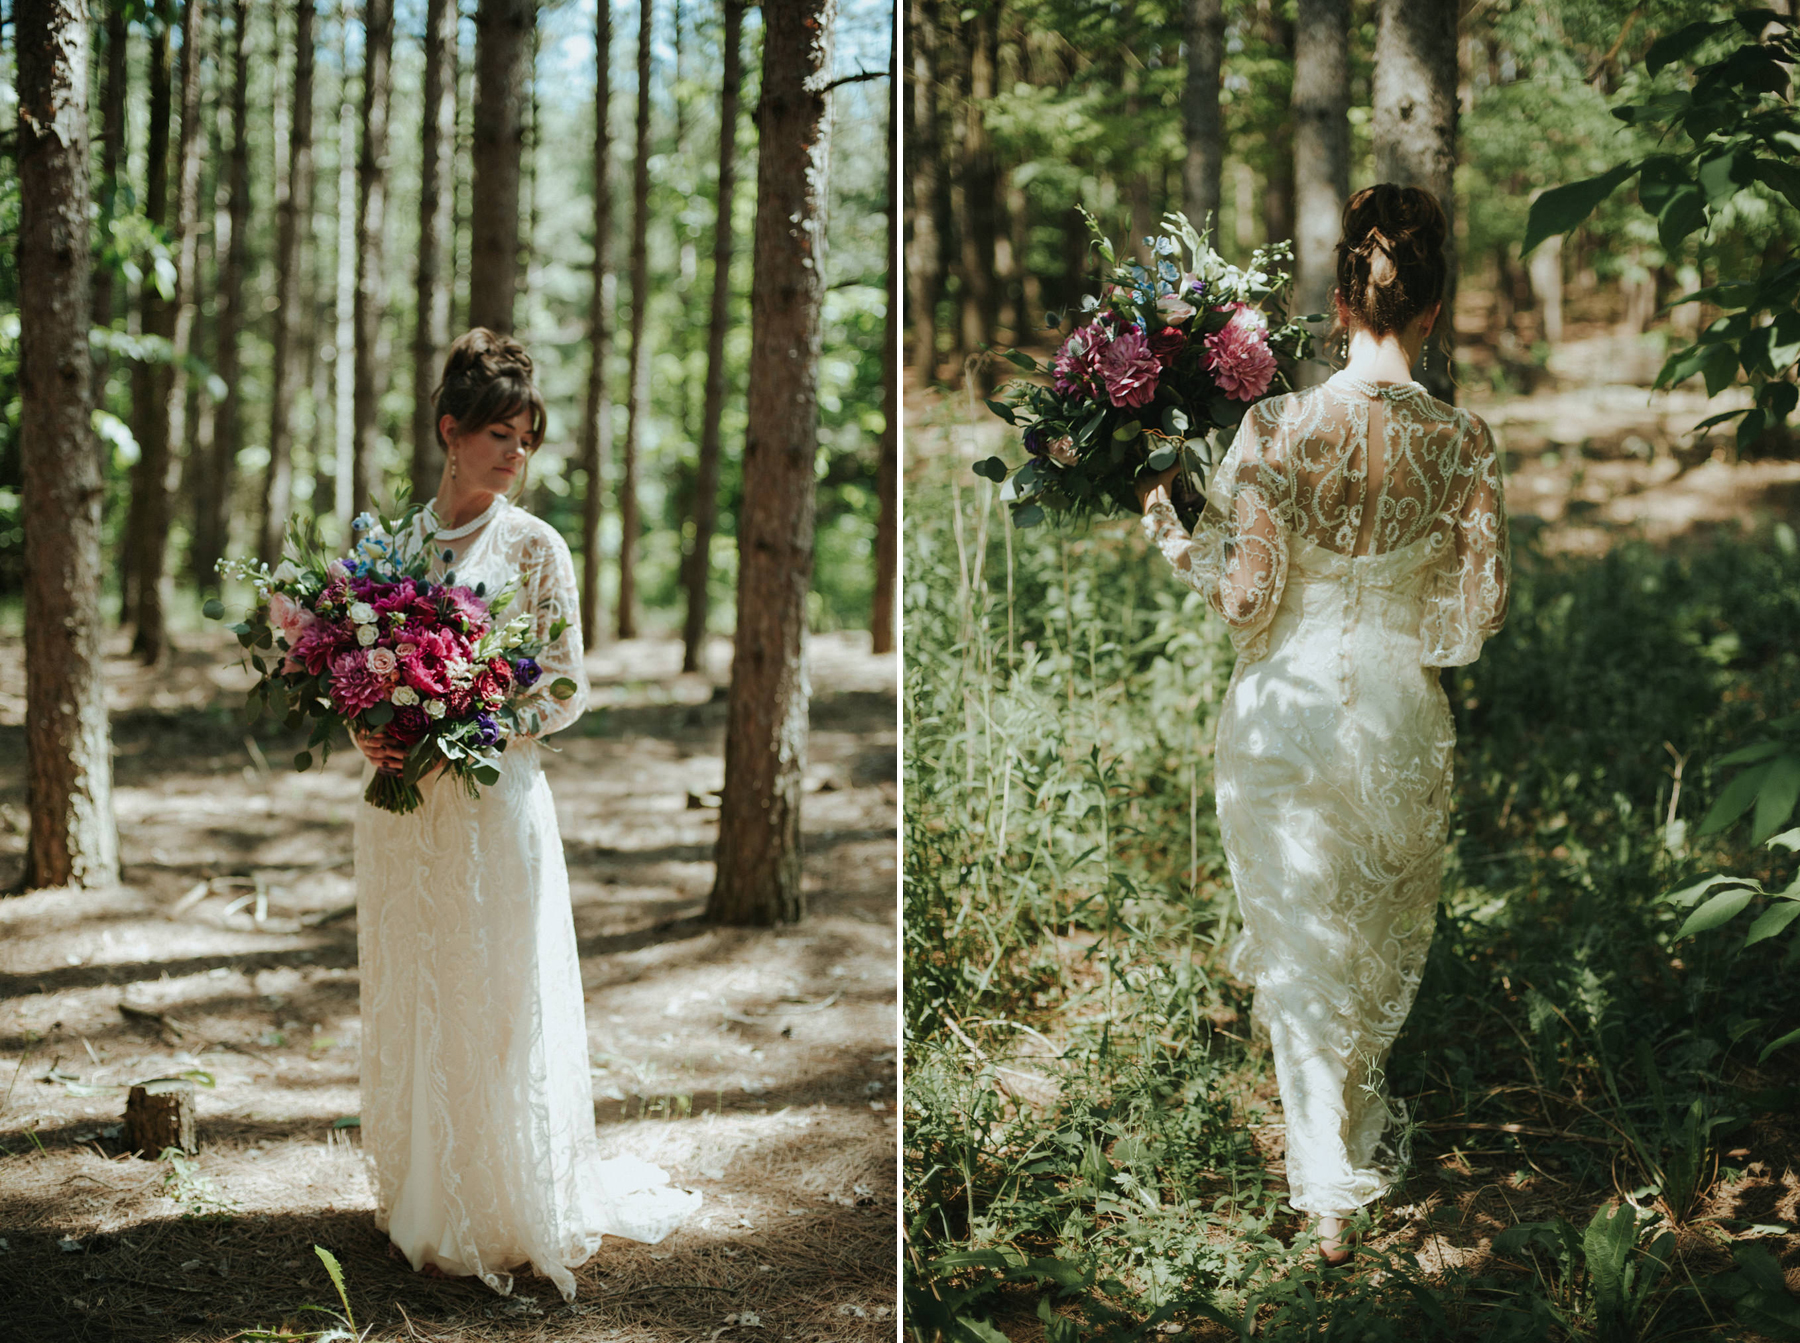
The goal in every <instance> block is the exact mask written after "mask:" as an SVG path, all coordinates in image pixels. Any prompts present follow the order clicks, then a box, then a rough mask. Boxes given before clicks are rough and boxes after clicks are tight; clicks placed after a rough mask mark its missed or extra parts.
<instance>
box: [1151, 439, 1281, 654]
mask: <svg viewBox="0 0 1800 1343" xmlns="http://www.w3.org/2000/svg"><path fill="white" fill-rule="evenodd" d="M1281 481H1282V475H1281V472H1280V470H1279V468H1278V467H1277V466H1276V465H1275V464H1274V463H1272V462H1271V461H1270V460H1269V453H1268V449H1267V446H1266V440H1265V439H1263V438H1262V436H1261V435H1260V433H1259V431H1258V426H1257V424H1256V414H1255V412H1252V413H1251V414H1249V415H1246V416H1245V417H1244V420H1243V423H1242V425H1241V426H1240V427H1239V429H1238V433H1237V437H1236V438H1235V439H1234V440H1233V441H1232V445H1231V450H1230V451H1229V452H1228V453H1226V455H1225V460H1224V461H1223V462H1221V463H1220V464H1219V469H1218V471H1217V472H1216V473H1215V474H1214V477H1213V482H1212V487H1211V488H1209V489H1208V490H1207V500H1206V511H1205V512H1204V513H1203V514H1202V515H1201V517H1200V521H1199V523H1198V524H1197V525H1196V528H1195V530H1194V532H1193V533H1191V534H1190V533H1189V532H1188V530H1187V529H1186V528H1185V527H1183V526H1182V525H1181V520H1180V519H1179V518H1177V517H1176V515H1175V510H1174V508H1173V507H1171V506H1170V505H1169V504H1168V503H1167V502H1164V501H1162V500H1158V501H1157V502H1156V503H1154V504H1152V505H1150V507H1149V508H1148V509H1147V510H1145V513H1144V524H1143V525H1144V531H1145V533H1146V534H1147V535H1148V536H1149V537H1150V540H1151V542H1152V544H1154V545H1155V546H1156V548H1157V549H1158V550H1160V551H1162V553H1163V557H1164V558H1165V559H1167V560H1168V561H1169V564H1170V565H1171V566H1172V567H1173V568H1174V570H1175V573H1176V575H1177V576H1178V577H1179V578H1180V579H1181V580H1182V581H1183V582H1184V583H1186V584H1187V585H1188V586H1189V587H1191V588H1193V589H1194V590H1195V591H1197V592H1198V593H1200V595H1201V596H1203V597H1205V598H1206V604H1207V605H1208V606H1210V607H1212V609H1213V610H1215V611H1217V612H1218V613H1219V614H1220V615H1221V616H1223V617H1224V618H1225V620H1226V623H1227V624H1229V625H1230V626H1231V642H1232V645H1233V647H1235V648H1236V649H1237V651H1238V655H1239V656H1240V657H1243V658H1247V659H1250V660H1255V659H1256V658H1259V657H1261V656H1262V655H1263V654H1264V653H1265V652H1266V651H1267V650H1268V642H1269V641H1268V630H1269V622H1270V621H1271V620H1273V619H1274V616H1275V611H1276V609H1277V608H1278V607H1279V606H1280V605H1281V593H1282V590H1283V588H1284V587H1285V586H1286V583H1287V558H1288V556H1287V550H1288V548H1287V533H1286V530H1285V528H1283V526H1282V524H1281V519H1280V517H1279V515H1278V514H1277V512H1276V506H1275V503H1274V502H1273V500H1275V499H1279V498H1280V497H1281V488H1280V486H1281Z"/></svg>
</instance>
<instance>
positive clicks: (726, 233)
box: [681, 0, 744, 671]
mask: <svg viewBox="0 0 1800 1343" xmlns="http://www.w3.org/2000/svg"><path fill="white" fill-rule="evenodd" d="M743 31H744V0H725V32H724V35H723V38H722V40H723V42H724V45H725V71H724V74H723V75H722V76H721V77H720V80H719V198H718V201H717V202H716V208H715V210H714V213H713V287H712V313H711V323H710V325H709V326H708V327H707V331H706V404H705V406H704V407H703V408H702V409H701V412H700V461H699V464H698V469H697V470H696V471H695V473H694V548H693V549H692V550H691V551H689V552H688V555H687V622H686V624H685V625H684V626H683V627H682V635H681V639H682V651H681V669H682V670H683V671H699V670H700V660H701V654H702V652H703V650H704V649H705V646H706V609H707V588H708V586H709V583H708V580H709V579H711V577H712V539H713V531H714V529H715V527H716V526H717V523H718V517H719V422H720V420H721V419H722V418H723V416H724V412H725V332H726V330H727V329H728V328H729V327H730V325H731V201H732V196H733V194H734V191H735V188H736V186H737V120H738V97H739V95H740V93H741V92H742V86H743V82H744V60H743V53H742V51H741V50H740V47H741V46H742V45H743Z"/></svg>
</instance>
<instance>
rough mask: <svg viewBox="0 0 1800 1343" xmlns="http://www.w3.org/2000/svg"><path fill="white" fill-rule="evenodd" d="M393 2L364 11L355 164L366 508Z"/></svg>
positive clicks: (361, 503)
mask: <svg viewBox="0 0 1800 1343" xmlns="http://www.w3.org/2000/svg"><path fill="white" fill-rule="evenodd" d="M393 54H394V4H393V0H367V2H366V3H365V4H364V5H363V87H362V149H361V151H360V152H359V153H358V154H357V159H356V304H355V308H356V312H355V320H356V387H355V394H354V397H355V401H354V407H353V413H354V415H355V421H356V424H355V429H354V433H355V450H354V454H353V460H352V462H351V466H350V495H351V497H350V507H351V510H352V511H353V512H357V513H360V512H362V511H363V510H364V509H366V508H367V507H368V506H369V498H370V495H371V493H372V486H373V477H374V472H375V412H376V409H377V402H378V399H379V396H380V387H381V383H382V381H383V378H382V372H383V368H382V366H383V365H384V364H385V363H386V360H385V359H383V358H382V354H383V350H382V340H381V310H382V308H383V307H384V306H385V303H386V299H387V285H386V283H385V282H384V280H383V278H382V272H381V252H382V247H381V239H382V231H383V229H384V227H385V224H386V221H387V156H388V103H389V101H390V98H391V95H392V91H393V76H392V65H393Z"/></svg>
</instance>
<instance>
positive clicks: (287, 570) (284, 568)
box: [270, 560, 300, 583]
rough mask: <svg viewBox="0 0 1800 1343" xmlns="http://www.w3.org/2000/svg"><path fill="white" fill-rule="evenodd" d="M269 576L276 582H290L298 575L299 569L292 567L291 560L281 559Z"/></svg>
mask: <svg viewBox="0 0 1800 1343" xmlns="http://www.w3.org/2000/svg"><path fill="white" fill-rule="evenodd" d="M270 577H271V578H273V579H274V580H275V581H276V582H277V583H292V582H293V581H294V580H295V579H297V578H299V577H300V571H299V570H298V569H296V568H295V567H294V563H293V561H292V560H283V561H282V562H281V563H280V564H278V565H276V566H275V572H274V573H273V574H271V575H270Z"/></svg>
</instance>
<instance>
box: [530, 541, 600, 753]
mask: <svg viewBox="0 0 1800 1343" xmlns="http://www.w3.org/2000/svg"><path fill="white" fill-rule="evenodd" d="M521 570H522V572H521V574H520V582H519V587H520V591H521V593H522V594H523V596H524V598H525V601H526V602H527V603H528V604H529V606H530V608H531V612H532V616H533V618H534V619H535V620H536V622H537V636H538V638H540V639H544V640H549V638H550V631H551V629H552V628H554V627H555V625H556V622H557V621H558V620H563V621H566V622H567V624H565V625H564V627H563V632H562V634H561V635H560V636H559V637H558V638H557V639H556V640H555V641H554V642H547V643H546V644H545V647H544V651H543V653H542V654H541V655H540V656H539V657H538V660H537V662H538V666H539V668H540V669H542V671H543V676H542V677H541V678H540V679H539V681H538V683H537V685H536V687H534V688H533V690H532V692H531V694H530V695H529V696H527V699H526V702H527V703H528V704H529V705H530V706H531V707H533V708H535V709H536V710H537V711H538V717H539V719H540V721H541V723H542V726H541V727H540V728H539V730H538V732H537V733H536V734H534V735H536V736H538V737H547V736H549V735H550V734H551V733H553V732H560V731H562V730H563V729H564V728H566V727H567V726H569V724H570V723H573V722H574V721H575V720H576V719H577V718H579V717H580V716H581V712H582V710H583V709H585V708H586V707H587V699H588V679H587V667H586V665H585V663H584V662H583V659H582V647H583V646H582V641H581V603H580V601H579V600H578V599H577V597H576V592H575V562H574V561H573V560H572V559H570V558H569V547H568V546H567V545H566V544H565V543H564V541H563V539H562V537H560V536H557V535H556V534H555V533H554V532H551V533H550V534H549V535H546V536H541V537H536V538H533V542H532V544H531V545H529V546H528V547H527V548H526V551H525V556H524V562H523V564H522V565H521ZM563 676H566V677H568V678H569V679H570V680H571V681H573V682H574V683H575V693H574V694H573V695H570V696H569V698H567V699H562V700H559V699H557V698H556V697H555V696H554V695H552V694H551V693H550V687H551V686H552V685H554V684H555V683H556V680H557V678H558V677H563Z"/></svg>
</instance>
